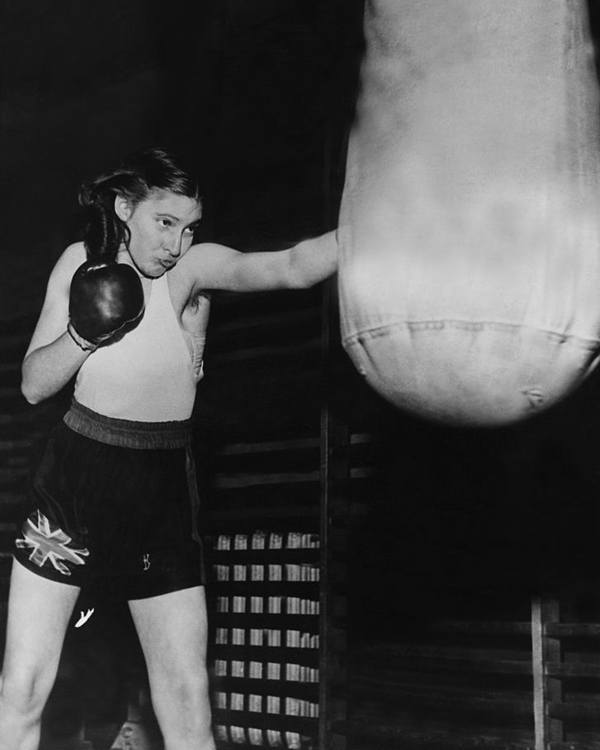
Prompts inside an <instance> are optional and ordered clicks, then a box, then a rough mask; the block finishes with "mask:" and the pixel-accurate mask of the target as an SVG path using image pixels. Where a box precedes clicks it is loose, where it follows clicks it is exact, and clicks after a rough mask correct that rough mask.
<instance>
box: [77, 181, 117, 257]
mask: <svg viewBox="0 0 600 750" xmlns="http://www.w3.org/2000/svg"><path fill="white" fill-rule="evenodd" d="M115 177H116V175H109V176H105V175H103V176H101V177H97V178H96V179H94V180H90V181H88V182H84V183H83V185H82V186H81V189H80V191H79V204H80V205H81V206H82V207H83V209H84V210H85V213H86V224H85V229H84V233H83V242H84V245H85V249H86V251H87V256H88V260H96V261H105V262H111V261H114V260H115V259H116V257H117V253H118V251H119V248H120V247H121V245H122V244H123V243H124V244H125V246H127V245H128V244H129V229H128V227H127V225H126V224H125V222H124V221H121V219H120V218H119V217H118V216H117V214H116V213H115V208H114V205H115V198H116V196H117V195H118V194H119V193H120V192H121V191H120V190H118V189H116V187H115V186H114V183H115V182H118V181H117V180H115V179H114V178H115ZM111 183H112V184H111Z"/></svg>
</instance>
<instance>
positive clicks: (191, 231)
mask: <svg viewBox="0 0 600 750" xmlns="http://www.w3.org/2000/svg"><path fill="white" fill-rule="evenodd" d="M196 229H198V227H196V226H191V227H186V228H185V229H184V230H183V231H184V234H189V235H190V236H192V237H193V235H194V232H195V231H196Z"/></svg>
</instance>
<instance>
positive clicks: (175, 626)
mask: <svg viewBox="0 0 600 750" xmlns="http://www.w3.org/2000/svg"><path fill="white" fill-rule="evenodd" d="M129 608H130V610H131V615H132V618H133V622H134V625H135V628H136V630H137V633H138V636H139V639H140V643H141V646H142V650H143V652H144V656H145V659H146V665H147V667H148V676H149V677H150V681H151V682H152V681H153V680H155V679H161V678H162V679H169V680H171V679H172V680H174V681H176V682H182V681H187V680H188V679H191V680H192V681H194V678H195V677H196V676H199V675H201V673H202V672H203V670H204V665H205V661H206V642H207V621H206V599H205V592H204V587H203V586H194V587H191V588H186V589H182V590H179V591H173V592H171V593H169V594H163V595H162V596H154V597H150V598H148V599H135V600H132V601H130V602H129Z"/></svg>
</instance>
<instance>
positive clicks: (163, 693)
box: [152, 670, 210, 731]
mask: <svg viewBox="0 0 600 750" xmlns="http://www.w3.org/2000/svg"><path fill="white" fill-rule="evenodd" d="M152 703H153V705H154V707H155V710H156V713H157V716H159V717H161V718H162V719H163V721H165V722H166V723H170V722H171V721H174V722H175V723H176V724H177V725H178V726H186V727H188V728H189V729H190V730H191V731H201V730H202V729H203V728H205V727H208V726H210V701H209V697H208V675H207V674H206V672H205V671H204V670H201V672H200V673H199V674H194V675H178V676H177V677H174V678H173V679H170V680H166V681H157V682H155V684H154V685H153V688H152Z"/></svg>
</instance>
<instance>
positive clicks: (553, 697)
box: [531, 596, 564, 750]
mask: <svg viewBox="0 0 600 750" xmlns="http://www.w3.org/2000/svg"><path fill="white" fill-rule="evenodd" d="M559 619H560V608H559V603H558V600H557V599H552V598H545V597H541V596H537V597H534V598H533V599H532V602H531V647H532V670H533V717H534V729H535V750H549V748H550V743H551V742H562V741H564V728H563V723H562V721H560V720H558V719H552V718H551V716H550V714H549V710H548V706H549V704H550V703H551V702H560V701H561V699H562V684H561V681H560V679H557V678H553V677H548V676H547V674H546V665H547V664H548V662H550V661H552V662H560V659H561V647H560V639H558V638H549V637H548V636H547V635H546V633H545V627H546V624H547V623H549V622H552V623H556V622H558V621H559Z"/></svg>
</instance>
